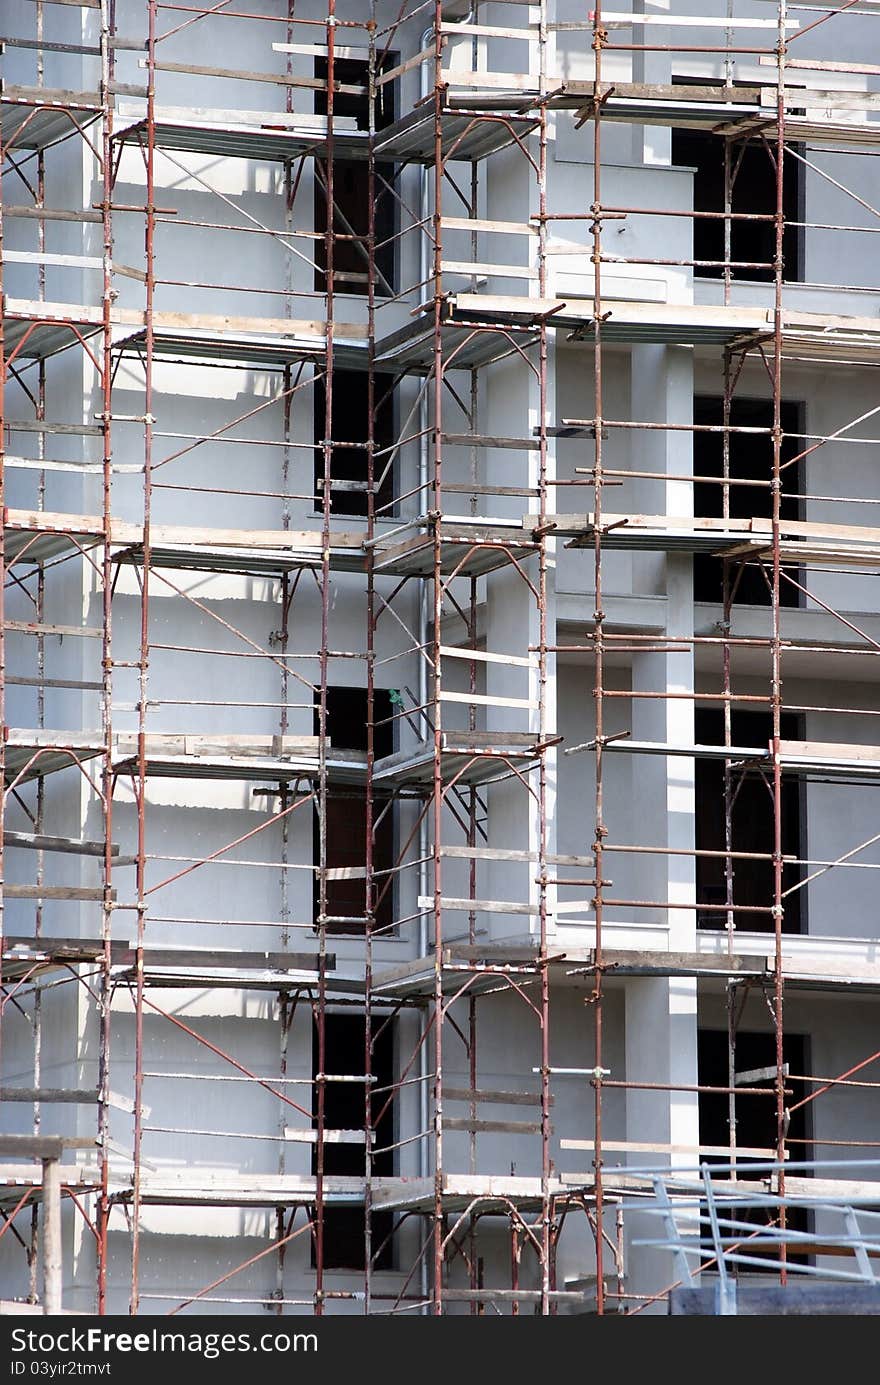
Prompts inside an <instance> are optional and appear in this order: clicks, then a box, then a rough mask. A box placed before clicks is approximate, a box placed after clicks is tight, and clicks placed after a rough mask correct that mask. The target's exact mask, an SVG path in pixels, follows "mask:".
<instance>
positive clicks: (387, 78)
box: [376, 48, 436, 87]
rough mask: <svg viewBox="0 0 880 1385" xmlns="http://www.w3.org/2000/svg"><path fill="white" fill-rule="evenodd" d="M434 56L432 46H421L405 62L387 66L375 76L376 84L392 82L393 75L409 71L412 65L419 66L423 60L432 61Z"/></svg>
mask: <svg viewBox="0 0 880 1385" xmlns="http://www.w3.org/2000/svg"><path fill="white" fill-rule="evenodd" d="M435 56H436V50H435V49H434V48H423V49H422V51H421V52H420V53H416V54H414V55H413V57H411V58H407V59H406V62H402V63H398V65H397V67H389V68H388V69H387V71H385V72H383V73H382V75H381V76H380V77H377V78H376V86H377V87H383V86H384V85H385V83H386V82H393V81H394V79H395V77H399V76H400V75H401V73H403V72H409V71H410V69H411V68H413V67H420V66H421V64H422V63H423V62H433V60H434V57H435Z"/></svg>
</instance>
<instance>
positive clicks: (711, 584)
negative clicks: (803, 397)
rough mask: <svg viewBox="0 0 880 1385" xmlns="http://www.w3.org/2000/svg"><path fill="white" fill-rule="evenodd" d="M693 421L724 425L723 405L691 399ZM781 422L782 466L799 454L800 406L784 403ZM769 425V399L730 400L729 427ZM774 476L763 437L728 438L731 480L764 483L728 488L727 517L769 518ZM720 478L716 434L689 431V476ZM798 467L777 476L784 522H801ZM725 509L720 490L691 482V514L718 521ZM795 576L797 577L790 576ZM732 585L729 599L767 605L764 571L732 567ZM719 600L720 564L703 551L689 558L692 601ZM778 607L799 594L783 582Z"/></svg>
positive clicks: (740, 435) (769, 446) (720, 452)
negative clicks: (691, 442)
mask: <svg viewBox="0 0 880 1385" xmlns="http://www.w3.org/2000/svg"><path fill="white" fill-rule="evenodd" d="M694 423H695V424H701V425H703V426H711V427H719V426H720V425H722V424H723V423H724V406H723V401H722V400H721V399H717V398H714V399H713V398H703V397H702V396H697V397H696V398H695V399H694ZM781 423H782V429H783V432H784V433H785V437H784V438H783V439H782V447H781V459H782V462H783V464H784V463H785V462H789V461H791V459H792V458H793V457H796V456H797V455H798V453H799V452H802V451H803V448H804V443H803V437H802V434H803V432H804V406H803V404H800V403H795V402H792V401H790V400H783V402H782V409H781ZM772 426H773V403H772V400H769V399H746V398H742V399H737V398H734V399H732V400H731V406H730V427H731V428H767V429H770V428H772ZM772 472H773V441H772V438H771V437H770V434H769V432H767V433H731V434H730V476H731V478H732V480H733V479H736V480H740V481H765V482H767V483H768V484H767V485H763V486H747V485H740V486H737V485H734V484H731V486H730V515H731V518H733V519H769V518H770V515H771V509H772V501H771V494H770V486H769V482H770V480H771V477H772ZM723 474H724V440H723V434H721V433H702V432H699V431H698V432H695V433H694V475H695V476H718V477H721V476H722V475H723ZM802 475H803V471H802V466H801V463H800V462H796V463H794V464H792V465H791V466H786V467H785V468H784V470H783V471H782V474H781V479H782V498H781V505H780V512H781V516H782V518H783V519H789V520H791V519H800V518H801V516H802V512H803V505H802V502H801V500H800V499H799V498H798V497H799V496H800V495H801V494H802V493H803V486H802V484H801V481H802ZM723 508H724V494H723V489H722V487H721V486H719V485H717V484H716V483H715V482H713V481H702V482H700V481H696V482H695V483H694V512H695V514H697V515H700V516H702V517H703V518H705V519H720V518H721V514H722V511H723ZM793 575H794V576H796V574H793ZM730 581H731V585H733V583H734V582H736V590H735V593H734V601H735V602H736V604H739V603H743V604H746V605H753V606H769V605H770V596H771V593H770V588H769V586H768V582H767V575H766V568H762V567H761V566H760V564H757V563H750V564H747V565H746V566H745V567H744V568H743V569H742V571H739V569H738V568H737V567H736V566H735V565H731V574H730ZM722 598H723V562H722V559H721V558H716V557H713V556H712V555H711V554H708V553H697V554H696V555H695V556H694V600H695V601H719V602H720V601H721V600H722ZM779 604H780V606H797V605H799V604H800V592H799V591H798V589H797V587H795V586H793V585H792V583H791V582H787V581H786V580H785V578H783V579H782V581H781V582H780V584H779Z"/></svg>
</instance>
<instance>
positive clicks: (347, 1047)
mask: <svg viewBox="0 0 880 1385" xmlns="http://www.w3.org/2000/svg"><path fill="white" fill-rule="evenodd" d="M365 1043H366V1037H365V1027H364V1020H363V1017H362V1016H360V1015H354V1014H347V1015H334V1014H328V1015H325V1017H324V1071H325V1073H327V1074H333V1075H337V1076H339V1075H343V1076H346V1077H357V1076H358V1075H363V1073H364V1064H365ZM317 1071H318V1035H317V1028H315V1031H314V1033H313V1042H312V1077H313V1078H314V1077H315V1075H316V1073H317ZM371 1073H372V1075H373V1077H375V1079H376V1080H375V1082H373V1083H372V1084H371V1087H372V1091H373V1096H372V1099H371V1103H370V1109H371V1117H370V1119H371V1122H372V1125H373V1129H374V1134H375V1139H374V1144H373V1149H374V1155H373V1162H372V1171H373V1174H374V1175H375V1176H376V1177H385V1178H388V1177H391V1176H392V1175H393V1174H394V1151H393V1150H392V1149H389V1148H388V1146H389V1145H391V1144H393V1143H394V1103H393V1101H391V1099H390V1096H391V1093H390V1088H391V1084H392V1083H393V1081H394V1026H393V1025H392V1024H389V1023H385V1022H384V1021H383V1020H382V1019H379V1020H378V1021H377V1022H375V1023H374V1035H373V1044H372V1063H371ZM365 1115H366V1111H365V1098H364V1083H363V1082H327V1083H326V1084H325V1086H324V1129H325V1130H363V1129H364V1120H365ZM312 1124H313V1126H316V1125H317V1122H316V1121H313V1123H312ZM364 1155H365V1150H364V1146H363V1145H362V1144H331V1143H329V1142H328V1143H326V1144H325V1145H324V1172H325V1174H327V1175H328V1176H330V1177H333V1176H336V1177H343V1176H347V1177H355V1178H362V1177H363V1176H364V1168H365V1159H364ZM315 1161H316V1151H315V1152H314V1153H313V1154H312V1173H313V1174H314V1173H315ZM393 1226H394V1219H393V1213H391V1212H386V1211H382V1212H374V1213H373V1215H372V1217H371V1219H370V1230H371V1236H372V1250H373V1256H374V1259H373V1266H374V1268H375V1269H377V1270H389V1269H393V1268H394V1246H393V1242H392V1238H391V1232H392V1229H393ZM364 1230H365V1220H364V1209H363V1207H362V1206H360V1205H357V1206H350V1207H345V1206H334V1205H333V1203H332V1201H329V1202H325V1203H324V1267H325V1269H328V1270H363V1269H364V1258H365V1237H364ZM312 1263H313V1264H314V1243H313V1245H312Z"/></svg>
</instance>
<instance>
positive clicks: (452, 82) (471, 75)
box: [443, 68, 557, 94]
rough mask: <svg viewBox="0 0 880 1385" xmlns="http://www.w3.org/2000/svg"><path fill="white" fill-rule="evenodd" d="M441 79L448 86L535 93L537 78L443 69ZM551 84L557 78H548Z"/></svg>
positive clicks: (518, 73)
mask: <svg viewBox="0 0 880 1385" xmlns="http://www.w3.org/2000/svg"><path fill="white" fill-rule="evenodd" d="M443 81H444V82H446V83H447V84H448V85H449V86H450V87H452V88H455V87H476V88H480V87H485V88H486V89H487V90H489V89H490V88H491V89H492V90H493V91H496V90H497V91H523V92H529V93H531V92H534V93H536V94H537V91H538V83H537V78H535V77H532V76H530V75H528V74H527V73H522V72H458V71H455V72H454V71H451V70H450V69H448V68H444V69H443ZM548 81H550V83H551V85H552V84H554V83H555V82H556V81H557V79H556V78H555V77H550V78H548Z"/></svg>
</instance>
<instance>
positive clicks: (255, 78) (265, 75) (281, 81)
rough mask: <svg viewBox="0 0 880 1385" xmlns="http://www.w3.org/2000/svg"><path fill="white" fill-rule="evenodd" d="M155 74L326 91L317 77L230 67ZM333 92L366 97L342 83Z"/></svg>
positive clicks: (182, 66)
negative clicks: (224, 78)
mask: <svg viewBox="0 0 880 1385" xmlns="http://www.w3.org/2000/svg"><path fill="white" fill-rule="evenodd" d="M138 66H139V67H144V68H145V67H147V66H148V64H147V59H146V58H141V60H140V62H139V63H138ZM153 66H154V67H155V69H156V71H157V72H180V73H183V75H184V76H188V77H228V78H230V80H232V81H234V82H269V83H270V84H271V85H272V86H276V87H308V88H309V89H310V90H311V91H326V90H327V83H326V82H325V81H322V80H321V79H320V78H318V77H294V76H290V77H288V76H286V75H285V74H284V73H280V72H279V73H275V72H254V71H253V70H247V69H245V70H241V71H239V70H237V69H235V68H230V67H203V66H200V65H198V64H196V63H166V62H158V63H154V64H153ZM333 90H334V91H337V92H344V93H345V95H346V96H366V94H367V89H366V87H365V86H352V85H348V84H346V83H344V82H334V83H333Z"/></svg>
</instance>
